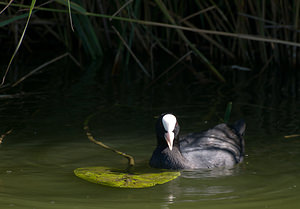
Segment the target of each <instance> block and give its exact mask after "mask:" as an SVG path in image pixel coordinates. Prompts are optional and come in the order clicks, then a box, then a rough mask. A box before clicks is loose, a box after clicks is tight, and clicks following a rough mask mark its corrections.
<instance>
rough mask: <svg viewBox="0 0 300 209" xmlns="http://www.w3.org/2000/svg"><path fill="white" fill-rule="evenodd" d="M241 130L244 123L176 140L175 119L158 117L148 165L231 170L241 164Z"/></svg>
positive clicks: (241, 121)
mask: <svg viewBox="0 0 300 209" xmlns="http://www.w3.org/2000/svg"><path fill="white" fill-rule="evenodd" d="M245 128H246V124H245V122H244V120H238V121H236V122H235V123H234V124H233V125H227V124H224V123H222V124H219V125H217V126H215V127H214V128H212V129H209V130H207V131H204V132H201V133H191V134H188V135H186V136H183V137H179V129H180V127H179V124H178V122H177V119H176V117H175V116H174V115H172V114H162V115H161V116H160V117H159V118H158V120H157V123H156V136H157V147H156V149H155V150H154V152H153V154H152V157H151V159H150V166H152V167H155V168H165V169H174V170H181V169H200V168H214V167H226V168H229V167H233V166H234V165H235V164H237V163H240V162H242V161H243V156H244V139H243V135H244V132H245Z"/></svg>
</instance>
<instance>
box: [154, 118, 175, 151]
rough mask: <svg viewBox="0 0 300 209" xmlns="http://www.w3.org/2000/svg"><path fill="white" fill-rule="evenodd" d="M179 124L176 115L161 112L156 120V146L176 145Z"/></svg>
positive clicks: (171, 146)
mask: <svg viewBox="0 0 300 209" xmlns="http://www.w3.org/2000/svg"><path fill="white" fill-rule="evenodd" d="M179 129H180V127H179V125H178V122H177V119H176V117H175V116H174V115H173V114H170V113H164V114H162V115H161V116H160V117H159V118H158V120H157V122H156V137H157V145H158V146H166V147H169V149H170V150H172V149H173V146H177V145H178V134H179Z"/></svg>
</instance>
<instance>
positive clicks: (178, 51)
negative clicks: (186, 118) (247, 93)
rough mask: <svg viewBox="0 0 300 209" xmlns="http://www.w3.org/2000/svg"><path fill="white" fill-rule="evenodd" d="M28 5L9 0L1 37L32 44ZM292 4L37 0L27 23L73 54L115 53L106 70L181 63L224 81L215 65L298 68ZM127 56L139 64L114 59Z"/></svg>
mask: <svg viewBox="0 0 300 209" xmlns="http://www.w3.org/2000/svg"><path fill="white" fill-rule="evenodd" d="M0 5H3V7H4V6H5V5H8V3H5V2H0ZM29 9H30V5H26V4H25V1H14V2H13V3H11V4H10V5H9V6H8V7H7V8H6V9H5V11H3V12H2V14H1V16H0V17H1V20H0V27H1V28H0V30H1V31H2V32H5V33H2V34H6V35H1V39H2V40H1V45H3V44H8V45H10V44H12V42H15V43H21V42H19V40H22V41H23V44H26V45H27V46H32V47H33V48H34V43H32V40H33V38H32V37H30V34H28V35H25V38H24V39H23V38H20V31H22V30H23V29H22V28H24V18H27V17H28V14H29V12H28V11H32V10H29ZM299 11H300V0H294V1H284V0H274V1H266V0H263V1H239V0H234V1H229V0H209V1H167V0H154V1H148V0H144V1H142V0H134V1H133V0H128V1H125V0H114V1H108V0H97V1H91V0H85V1H83V0H55V1H46V2H42V3H41V2H37V4H36V5H35V7H34V10H33V13H32V18H31V20H30V22H29V26H28V29H27V30H29V31H42V34H43V35H41V34H40V35H41V36H43V37H47V39H51V40H52V41H54V42H57V43H60V44H64V45H65V48H66V49H67V50H68V51H70V52H71V53H72V54H73V55H74V56H77V57H78V56H82V55H83V54H85V55H86V56H87V57H89V58H91V59H99V58H105V57H107V56H114V58H113V59H112V62H113V63H112V70H111V74H112V75H117V74H126V73H129V72H130V73H131V74H136V75H139V76H142V77H145V78H146V79H148V80H149V81H150V80H155V79H157V78H160V79H163V78H164V77H165V78H167V76H168V75H170V76H172V75H173V76H176V75H177V72H178V70H177V68H176V67H177V66H182V67H184V68H187V69H189V70H188V72H191V73H192V74H191V75H192V76H194V77H195V78H196V79H199V80H203V78H210V79H211V78H216V79H218V80H219V81H225V80H226V78H225V77H226V72H227V71H224V70H223V69H222V68H220V66H232V65H235V66H240V67H237V68H235V69H240V70H243V69H245V68H243V67H247V69H252V72H254V73H255V74H257V75H261V74H265V73H268V72H267V71H266V70H265V69H267V68H268V67H270V66H275V65H284V66H289V67H290V68H291V69H297V67H299V64H300V63H299V60H300V52H299V47H300V34H299V33H300V28H299ZM21 25H22V26H23V27H21ZM16 28H18V30H16ZM72 28H74V31H73V29H72ZM24 31H25V30H24ZM39 33H41V32H39ZM26 36H28V38H27V37H26ZM12 37H16V38H15V39H12ZM40 41H41V43H39V44H45V43H43V39H40ZM44 41H45V40H44ZM23 52H24V51H23ZM187 54H189V56H186V55H187ZM161 55H163V56H161ZM161 57H163V59H161ZM51 59H52V58H51ZM133 62H134V63H137V64H138V66H140V68H141V69H142V70H140V71H133V70H132V69H131V68H126V67H122V68H121V67H120V66H124V65H125V66H129V65H130V64H131V63H133ZM156 63H161V64H159V65H158V64H156ZM174 63H176V66H173V64H174ZM171 66H172V68H170V67H171ZM178 69H179V68H178ZM232 69H233V68H232ZM2 71H4V70H3V69H1V76H2V77H5V73H4V72H2ZM7 72H9V70H7ZM182 72H185V71H182ZM182 72H181V74H182ZM224 73H225V74H224ZM293 73H296V74H298V72H297V71H296V70H295V72H293ZM211 75H213V77H212V76H211ZM18 77H21V75H19V76H18Z"/></svg>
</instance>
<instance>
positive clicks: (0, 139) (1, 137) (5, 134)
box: [0, 129, 12, 144]
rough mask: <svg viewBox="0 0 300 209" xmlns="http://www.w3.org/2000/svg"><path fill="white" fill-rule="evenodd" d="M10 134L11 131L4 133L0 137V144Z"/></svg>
mask: <svg viewBox="0 0 300 209" xmlns="http://www.w3.org/2000/svg"><path fill="white" fill-rule="evenodd" d="M11 132H12V129H10V130H8V131H6V132H5V133H4V134H2V135H1V136H0V144H2V141H3V139H4V138H5V137H6V136H7V135H8V134H10V133H11Z"/></svg>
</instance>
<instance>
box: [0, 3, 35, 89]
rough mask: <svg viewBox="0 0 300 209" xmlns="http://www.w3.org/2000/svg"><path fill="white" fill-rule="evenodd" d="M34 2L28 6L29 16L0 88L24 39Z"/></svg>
mask: <svg viewBox="0 0 300 209" xmlns="http://www.w3.org/2000/svg"><path fill="white" fill-rule="evenodd" d="M35 2H36V0H32V1H31V5H30V9H29V14H28V18H27V21H26V25H25V27H24V30H23V32H22V35H21V38H20V40H19V42H18V45H17V47H16V49H15V51H14V53H13V55H12V57H11V59H10V61H9V63H8V66H7V68H6V71H5V73H4V75H3V77H2V82H1V84H0V88H1V87H2V86H3V85H4V83H5V80H6V76H7V73H8V71H9V69H10V66H11V63H12V61H13V60H14V58H15V56H16V54H17V52H18V50H19V48H20V46H21V43H22V41H23V38H24V36H25V32H26V29H27V26H28V24H29V20H30V17H31V14H32V10H33V8H34V5H35Z"/></svg>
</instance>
